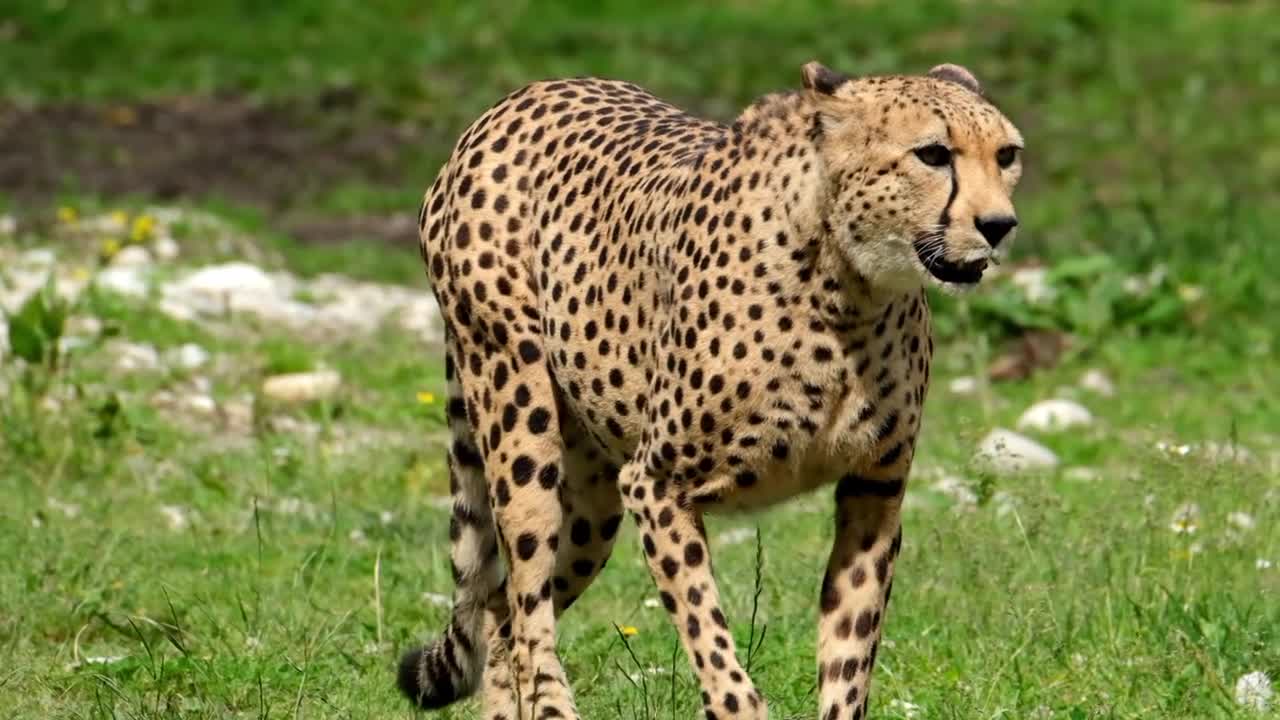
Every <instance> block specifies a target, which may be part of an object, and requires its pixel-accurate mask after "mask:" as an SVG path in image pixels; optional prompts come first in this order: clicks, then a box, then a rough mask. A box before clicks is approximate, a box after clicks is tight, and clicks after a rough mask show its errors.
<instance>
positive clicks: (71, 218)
mask: <svg viewBox="0 0 1280 720" xmlns="http://www.w3.org/2000/svg"><path fill="white" fill-rule="evenodd" d="M79 217H80V215H79V213H77V212H76V209H75V208H73V207H67V206H66V205H63V206H62V207H60V208H58V222H60V223H62V224H64V225H70V224H72V223H74V222H75V221H76V219H77V218H79Z"/></svg>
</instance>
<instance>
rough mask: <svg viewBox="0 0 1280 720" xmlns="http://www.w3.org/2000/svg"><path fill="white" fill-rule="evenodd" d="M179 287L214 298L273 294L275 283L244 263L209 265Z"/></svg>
mask: <svg viewBox="0 0 1280 720" xmlns="http://www.w3.org/2000/svg"><path fill="white" fill-rule="evenodd" d="M178 286H179V287H182V288H183V289H185V290H189V291H192V292H198V293H205V294H209V295H213V296H215V297H217V296H221V295H223V294H225V293H242V292H247V293H274V292H275V283H274V282H272V280H271V276H269V275H267V273H266V272H264V271H263V270H262V268H259V267H257V266H256V265H250V264H249V263H244V262H231V263H226V264H225V265H211V266H209V267H206V268H202V269H200V270H197V271H196V272H194V273H192V274H190V275H188V276H187V277H186V278H184V279H183V280H182V281H181V282H180V283H178Z"/></svg>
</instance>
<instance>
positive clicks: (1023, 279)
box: [1009, 267, 1057, 303]
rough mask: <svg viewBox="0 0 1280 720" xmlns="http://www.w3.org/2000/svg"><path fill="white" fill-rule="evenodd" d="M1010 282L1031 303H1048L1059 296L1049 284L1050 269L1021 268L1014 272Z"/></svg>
mask: <svg viewBox="0 0 1280 720" xmlns="http://www.w3.org/2000/svg"><path fill="white" fill-rule="evenodd" d="M1009 280H1010V282H1012V283H1013V284H1014V285H1016V286H1017V287H1018V289H1019V290H1021V291H1022V294H1023V296H1025V297H1026V298H1027V300H1028V301H1029V302H1033V303H1039V302H1047V301H1049V300H1052V299H1053V297H1054V296H1055V295H1056V294H1057V293H1056V292H1055V291H1054V289H1053V286H1052V285H1050V284H1049V269H1048V268H1042V267H1035V268H1020V269H1018V270H1014V271H1013V274H1012V275H1010V276H1009Z"/></svg>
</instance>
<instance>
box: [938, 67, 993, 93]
mask: <svg viewBox="0 0 1280 720" xmlns="http://www.w3.org/2000/svg"><path fill="white" fill-rule="evenodd" d="M929 77H931V78H937V79H939V80H946V81H947V82H953V83H955V84H957V85H961V86H964V87H966V88H968V89H970V90H972V91H974V92H975V93H977V94H979V95H981V94H982V84H981V83H979V82H978V78H976V77H974V76H973V73H971V72H969V71H968V70H966V69H965V68H962V67H960V66H959V65H952V64H951V63H944V64H942V65H938V66H937V67H935V68H934V69H932V70H930V71H929Z"/></svg>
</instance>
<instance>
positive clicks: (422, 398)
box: [418, 390, 436, 405]
mask: <svg viewBox="0 0 1280 720" xmlns="http://www.w3.org/2000/svg"><path fill="white" fill-rule="evenodd" d="M435 401H436V396H435V393H429V392H427V391H426V390H420V391H418V402H420V403H422V404H423V405H431V404H433V403H434V402H435Z"/></svg>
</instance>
